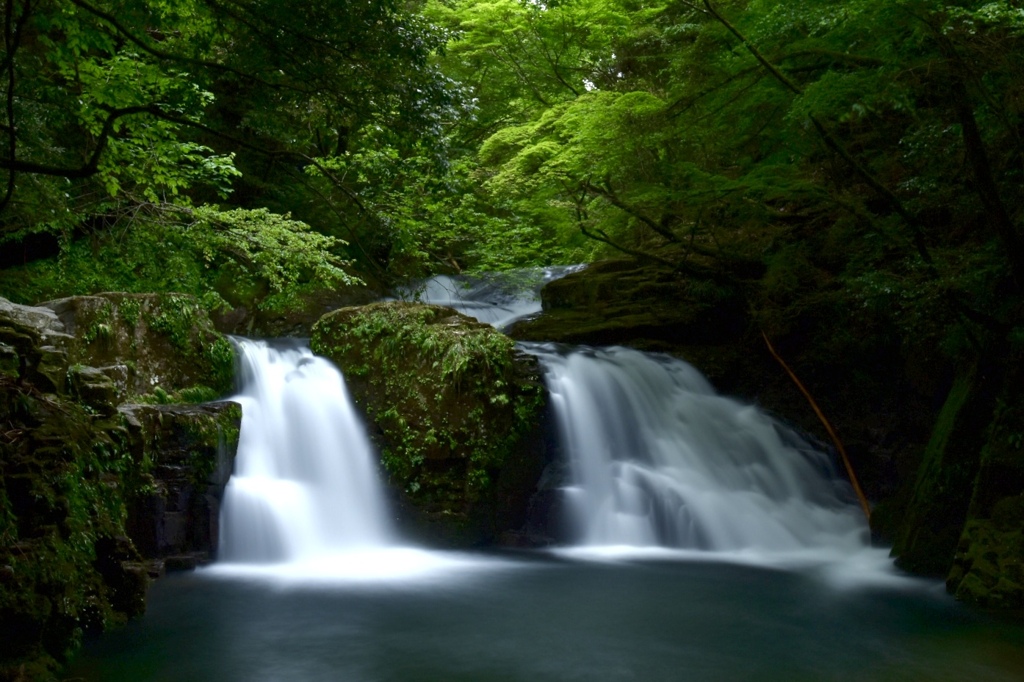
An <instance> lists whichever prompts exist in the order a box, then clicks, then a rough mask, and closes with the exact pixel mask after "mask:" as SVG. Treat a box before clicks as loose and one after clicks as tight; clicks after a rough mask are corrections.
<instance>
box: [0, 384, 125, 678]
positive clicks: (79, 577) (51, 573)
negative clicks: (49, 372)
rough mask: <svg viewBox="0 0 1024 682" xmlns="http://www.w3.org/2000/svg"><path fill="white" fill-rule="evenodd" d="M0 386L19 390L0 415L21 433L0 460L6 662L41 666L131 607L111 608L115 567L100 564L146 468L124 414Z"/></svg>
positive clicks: (1, 634)
mask: <svg viewBox="0 0 1024 682" xmlns="http://www.w3.org/2000/svg"><path fill="white" fill-rule="evenodd" d="M0 392H3V393H5V394H7V395H12V394H16V395H18V396H19V399H18V400H11V401H8V402H6V404H5V405H0V416H2V418H3V419H4V421H5V423H7V424H10V425H13V426H16V428H17V429H18V430H19V433H20V437H19V438H18V439H17V440H15V441H13V442H12V443H10V444H9V447H7V448H6V449H5V456H4V462H3V467H2V468H0V484H2V485H0V491H2V494H0V567H3V570H4V571H5V576H4V589H3V590H0V669H2V668H4V667H6V666H8V665H13V663H12V662H18V663H17V664H18V665H20V664H21V663H23V662H29V664H30V665H36V666H39V667H40V669H45V668H46V667H47V665H51V666H52V665H53V662H54V661H58V660H62V659H63V658H64V657H65V656H66V655H67V654H68V652H69V651H70V650H72V649H73V648H75V647H76V646H77V645H78V644H79V642H80V640H81V636H82V634H83V632H85V631H89V630H100V629H103V628H105V627H108V626H109V625H111V624H116V623H121V622H124V620H125V618H126V617H127V615H128V614H127V613H125V612H123V611H118V609H117V608H115V606H114V601H115V600H114V598H113V595H114V593H115V592H116V591H117V590H118V589H121V587H120V586H119V585H118V583H117V576H116V575H115V574H116V573H117V571H118V570H120V569H119V565H118V566H116V567H115V570H114V571H113V572H109V571H108V572H107V573H104V572H102V571H101V570H100V569H99V568H98V566H99V565H100V563H101V562H102V561H103V560H104V558H105V557H103V556H101V555H100V553H99V552H98V549H97V548H98V547H99V546H101V545H103V544H104V543H107V544H109V543H110V539H111V538H116V537H121V536H123V535H124V532H125V531H124V523H125V517H126V510H125V504H124V499H125V494H126V492H128V491H129V489H130V488H131V486H132V482H133V481H135V480H138V479H139V478H140V472H139V467H138V465H137V464H136V462H135V461H134V460H133V458H132V456H131V453H130V451H129V447H128V439H127V434H126V432H125V431H124V429H123V428H122V427H121V424H120V421H119V420H118V419H113V420H109V421H103V420H98V419H97V418H96V417H94V416H93V415H92V414H91V413H90V412H89V411H88V410H86V409H85V408H84V407H83V406H81V405H78V404H76V403H74V402H72V401H70V400H65V399H62V398H60V397H58V396H52V395H51V396H41V395H39V394H36V393H34V392H32V391H31V390H26V389H24V388H23V387H21V386H16V385H10V384H7V385H2V386H0ZM47 661H49V664H48V663H47Z"/></svg>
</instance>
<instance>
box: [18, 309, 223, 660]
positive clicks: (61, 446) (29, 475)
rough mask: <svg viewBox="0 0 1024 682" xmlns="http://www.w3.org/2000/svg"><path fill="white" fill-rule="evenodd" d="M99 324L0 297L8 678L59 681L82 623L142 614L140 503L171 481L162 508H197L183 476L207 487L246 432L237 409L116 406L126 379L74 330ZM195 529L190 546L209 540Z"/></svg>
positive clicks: (103, 623)
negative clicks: (93, 361)
mask: <svg viewBox="0 0 1024 682" xmlns="http://www.w3.org/2000/svg"><path fill="white" fill-rule="evenodd" d="M100 300H101V301H102V300H106V299H100ZM90 305H92V304H91V303H90ZM101 308H102V305H101V306H100V308H98V309H101ZM111 317H112V318H113V317H114V316H113V315H111ZM79 319H80V318H79ZM108 319H109V318H108ZM98 324H100V323H97V325H98ZM102 324H109V323H102ZM114 324H115V325H116V324H117V323H116V322H115V323H114ZM206 324H207V325H208V322H207V323H206ZM94 328H95V329H98V326H97V327H93V326H92V324H91V323H90V325H89V326H83V327H77V328H72V331H74V332H76V334H72V333H68V331H69V330H68V328H67V327H66V326H65V324H64V322H63V321H61V319H60V317H59V316H58V314H57V313H56V312H55V311H54V310H52V309H50V308H41V307H30V306H19V305H16V304H12V303H10V302H9V301H7V300H5V299H0V425H2V428H0V680H36V679H40V680H42V679H52V678H53V675H54V671H55V669H56V667H57V666H58V664H59V662H60V661H61V660H62V659H63V658H64V657H65V656H66V655H67V654H68V653H69V652H70V651H72V650H73V649H74V648H75V647H76V646H77V644H78V643H79V642H80V641H81V638H82V635H83V633H85V632H88V631H98V630H102V629H103V628H105V627H107V626H108V625H110V624H117V623H121V622H124V621H125V620H126V619H127V618H130V617H132V616H136V615H138V614H140V613H142V611H143V609H144V608H145V594H146V587H147V584H148V574H149V573H150V569H149V567H148V566H147V565H146V562H145V559H147V558H153V559H159V558H161V556H160V554H159V553H157V554H153V553H149V554H148V556H147V552H148V548H147V547H144V546H143V545H140V544H137V543H136V542H135V541H134V538H132V537H130V533H129V528H131V527H133V525H134V526H139V525H144V524H145V523H146V522H147V520H149V522H150V524H151V525H152V524H153V523H155V521H153V520H152V519H155V518H156V516H155V515H154V514H152V513H149V512H148V511H147V509H145V508H144V507H145V506H144V505H138V504H136V503H137V502H138V501H139V500H147V499H150V498H151V497H152V496H153V495H154V494H157V493H160V492H161V491H164V492H165V493H166V495H165V497H166V498H167V500H168V504H167V505H165V506H166V507H170V506H171V504H174V505H179V504H182V500H183V499H185V500H186V501H185V502H184V503H185V504H188V502H187V498H188V497H189V495H188V494H187V493H188V490H186V487H185V486H182V485H178V483H177V482H178V481H180V480H182V479H185V480H187V481H189V482H191V483H192V485H193V489H194V490H196V491H197V493H196V495H193V496H192V497H193V498H195V497H196V496H199V497H203V496H210V495H211V486H212V485H213V484H214V483H217V482H219V481H220V478H218V476H219V474H218V473H217V472H218V471H223V470H224V468H225V466H227V465H226V464H225V460H226V459H229V458H230V456H231V455H232V454H233V444H234V442H235V441H237V432H238V426H239V422H240V413H239V410H238V407H237V406H235V405H231V406H227V407H216V406H209V407H208V406H196V405H188V406H173V407H172V406H145V407H136V408H132V409H125V410H119V409H118V408H119V407H120V402H121V400H122V398H123V396H124V394H125V393H127V392H128V389H127V384H121V385H118V384H117V383H116V381H115V379H114V378H112V377H111V374H112V373H111V372H110V371H109V370H110V366H108V367H106V368H96V367H91V366H88V365H86V364H82V363H83V361H84V360H87V359H88V358H89V356H88V352H89V350H90V349H89V342H85V341H83V340H82V339H81V338H80V337H79V336H77V333H78V332H83V333H85V332H87V331H88V330H89V329H94ZM114 328H115V326H111V330H113V329H114ZM83 330H84V331H83ZM112 336H113V335H112V334H111V338H112ZM93 341H95V339H93ZM104 352H106V351H104ZM96 357H98V358H99V359H100V360H101V361H104V362H106V361H110V362H111V363H112V365H111V366H117V364H118V360H119V358H118V357H117V356H116V355H102V354H98V355H97V356H96ZM135 357H136V358H140V357H144V356H143V355H136V356H135ZM72 358H75V360H72ZM193 360H194V358H189V357H188V356H182V357H179V359H178V362H179V363H180V364H183V365H185V364H189V363H191V362H193ZM162 362H164V363H165V364H166V365H167V366H169V365H170V360H162ZM189 371H190V372H191V371H192V370H189ZM167 375H170V373H168V374H167ZM114 376H115V377H117V376H120V377H121V378H123V379H127V377H128V376H129V374H128V373H127V372H124V373H122V374H120V375H117V374H114ZM177 376H189V374H188V373H186V372H182V373H180V374H178V375H177ZM214 492H215V491H214ZM171 500H173V502H171ZM140 506H142V507H143V508H142V509H141V510H140V509H138V507H140ZM192 506H195V505H192ZM200 506H201V505H200ZM165 511H167V510H166V509H165ZM170 511H171V512H173V511H176V509H171V510H170ZM167 515H168V514H167V513H164V514H163V517H164V518H166V517H167ZM197 516H198V515H197ZM186 521H187V519H186ZM165 525H167V524H166V521H165ZM207 525H209V523H207ZM200 531H202V532H196V531H186V532H185V535H186V539H189V537H191V538H194V539H191V540H190V541H191V542H192V545H190V546H188V547H186V548H185V549H187V550H189V551H195V550H199V551H201V550H202V549H203V547H202V544H203V543H204V542H206V543H209V542H210V541H211V540H208V539H206V536H211V535H212V534H211V532H210V530H205V531H203V529H200ZM189 532H191V536H189ZM204 532H205V535H203V533H204ZM213 532H215V528H213ZM140 550H142V551H141V552H140Z"/></svg>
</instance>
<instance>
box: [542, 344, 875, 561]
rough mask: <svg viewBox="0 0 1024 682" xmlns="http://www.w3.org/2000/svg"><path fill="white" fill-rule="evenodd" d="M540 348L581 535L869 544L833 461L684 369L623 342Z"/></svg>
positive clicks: (686, 543)
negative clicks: (595, 345) (594, 346)
mask: <svg viewBox="0 0 1024 682" xmlns="http://www.w3.org/2000/svg"><path fill="white" fill-rule="evenodd" d="M522 346H523V347H524V348H526V349H527V350H529V351H530V352H531V353H534V354H535V355H537V356H538V357H539V358H540V360H541V363H542V365H543V367H544V371H545V383H546V384H547V387H548V391H549V393H550V398H551V404H552V408H553V411H554V413H555V416H556V418H557V421H558V425H559V432H560V437H561V445H562V448H563V449H564V451H565V453H566V456H567V458H568V459H569V463H570V466H571V471H572V480H571V481H570V484H569V486H568V489H567V493H568V494H567V497H568V502H569V508H570V511H571V514H572V517H573V518H572V521H573V522H574V525H575V528H576V531H577V535H578V542H579V543H581V544H584V545H632V546H651V545H656V546H669V547H680V548H691V549H697V550H706V551H710V552H736V551H740V550H748V551H752V552H759V553H764V554H772V553H788V552H802V551H828V552H833V553H839V554H842V553H849V554H853V553H856V552H859V551H861V550H862V549H864V548H866V547H867V543H868V527H867V523H866V521H865V519H864V517H863V514H862V513H861V511H860V509H859V508H858V507H857V505H856V503H855V502H854V498H853V494H852V490H851V489H850V486H849V484H848V483H847V482H846V481H845V480H843V479H841V478H840V477H839V476H838V475H837V474H836V471H835V469H834V467H833V465H832V461H831V459H830V458H829V457H828V456H827V455H826V454H825V453H823V452H821V451H819V450H816V449H815V448H812V447H811V446H810V445H808V444H807V443H806V442H805V441H804V440H802V439H801V438H800V437H798V436H797V434H796V433H794V432H793V431H792V430H790V429H788V428H786V427H785V426H784V425H782V424H780V423H779V422H777V421H776V420H774V419H772V418H771V417H769V416H768V415H767V414H765V413H764V412H762V411H761V410H759V409H758V408H756V407H755V406H752V405H745V404H743V403H740V402H738V401H736V400H732V399H730V398H727V397H724V396H720V395H717V394H716V393H715V391H714V389H713V388H712V387H711V385H710V384H709V383H708V382H707V380H706V379H704V377H703V376H702V375H701V374H700V372H698V371H697V370H696V369H695V368H694V367H692V366H691V365H689V364H687V363H685V362H683V361H682V360H678V359H676V358H673V357H670V356H667V355H657V354H651V353H642V352H639V351H636V350H632V349H629V348H622V347H610V348H587V347H579V348H563V347H559V346H555V345H552V344H522Z"/></svg>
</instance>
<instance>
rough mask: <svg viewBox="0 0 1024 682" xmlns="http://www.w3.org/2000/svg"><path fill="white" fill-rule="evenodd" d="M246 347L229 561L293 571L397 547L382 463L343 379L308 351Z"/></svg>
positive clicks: (229, 510)
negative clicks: (293, 565) (337, 556)
mask: <svg viewBox="0 0 1024 682" xmlns="http://www.w3.org/2000/svg"><path fill="white" fill-rule="evenodd" d="M236 344H237V347H238V354H239V356H240V361H241V368H240V383H241V387H240V392H239V394H238V395H237V396H235V397H234V398H233V399H234V400H235V401H237V402H239V403H241V405H242V426H241V434H240V436H239V442H238V455H237V457H236V459H235V471H234V474H233V475H232V477H231V479H230V481H229V482H228V485H227V489H226V490H225V495H224V506H223V510H222V514H221V548H220V558H221V559H222V560H226V561H231V562H243V563H245V562H284V561H295V560H298V559H306V558H310V557H311V556H315V555H318V554H324V553H329V552H337V551H339V550H348V549H355V548H372V547H381V546H384V545H387V544H388V543H389V542H390V541H391V530H390V528H389V524H388V522H387V516H386V512H385V505H384V499H383V494H382V491H381V486H380V483H379V481H378V476H377V472H376V465H375V458H374V453H373V450H372V448H371V446H370V442H369V440H368V438H367V435H366V433H365V429H364V428H363V425H362V423H361V421H360V418H359V416H358V415H357V414H356V412H355V411H354V409H353V406H352V402H351V399H350V397H349V395H348V391H347V390H346V388H345V383H344V379H343V378H342V375H341V373H340V372H339V371H338V369H337V368H336V367H335V366H334V365H332V364H331V363H330V362H329V361H327V360H325V359H324V358H321V357H317V356H315V355H313V353H312V352H310V351H309V349H308V348H305V347H301V346H298V345H293V346H292V347H281V346H279V345H271V344H268V343H267V342H265V341H249V340H244V339H236Z"/></svg>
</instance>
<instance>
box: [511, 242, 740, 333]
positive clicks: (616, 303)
mask: <svg viewBox="0 0 1024 682" xmlns="http://www.w3.org/2000/svg"><path fill="white" fill-rule="evenodd" d="M541 302H542V305H543V308H544V312H543V314H541V315H538V316H535V317H533V318H531V319H527V320H523V321H521V322H518V323H516V324H515V325H513V327H512V329H510V330H509V334H510V335H511V336H512V337H514V338H516V339H520V340H523V341H555V342H560V343H579V344H589V345H609V344H626V343H628V344H629V345H631V346H633V347H635V348H643V349H647V350H671V349H672V348H673V347H677V346H679V345H681V344H702V345H703V344H719V343H727V342H731V341H734V340H735V339H736V338H737V337H738V336H739V335H741V334H742V332H743V330H744V329H745V328H746V327H747V324H748V318H747V315H746V306H745V304H744V302H743V299H742V297H741V296H740V295H739V292H738V291H737V290H736V289H733V288H728V287H724V286H722V285H719V284H716V283H713V282H708V281H700V280H695V279H685V278H680V277H678V276H676V275H675V274H674V273H672V272H671V271H669V270H667V269H665V268H658V267H653V266H645V265H642V264H638V263H636V262H635V261H631V260H610V261H602V262H599V263H594V264H592V265H589V266H588V267H586V268H585V269H583V270H580V271H578V272H575V273H571V274H569V275H567V276H565V277H563V278H561V279H557V280H555V281H553V282H550V283H549V284H547V285H546V286H545V287H544V289H543V290H542V291H541Z"/></svg>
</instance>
